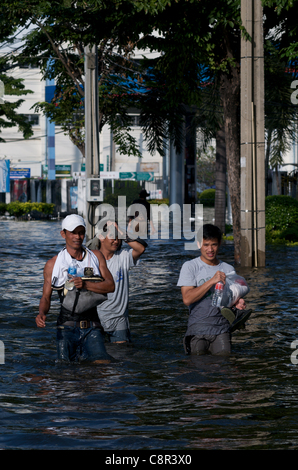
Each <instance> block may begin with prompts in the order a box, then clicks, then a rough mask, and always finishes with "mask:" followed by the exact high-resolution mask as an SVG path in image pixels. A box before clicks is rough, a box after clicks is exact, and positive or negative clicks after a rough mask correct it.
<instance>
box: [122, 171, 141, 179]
mask: <svg viewBox="0 0 298 470" xmlns="http://www.w3.org/2000/svg"><path fill="white" fill-rule="evenodd" d="M136 175H137V173H136V172H135V171H126V172H120V173H119V179H120V180H135V179H136Z"/></svg>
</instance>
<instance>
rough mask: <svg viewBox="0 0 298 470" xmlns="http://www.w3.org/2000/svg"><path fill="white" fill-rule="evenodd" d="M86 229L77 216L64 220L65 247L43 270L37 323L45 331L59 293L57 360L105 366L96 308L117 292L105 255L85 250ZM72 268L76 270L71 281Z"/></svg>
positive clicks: (82, 221) (107, 357)
mask: <svg viewBox="0 0 298 470" xmlns="http://www.w3.org/2000/svg"><path fill="white" fill-rule="evenodd" d="M85 228H86V226H85V222H84V219H83V218H82V217H80V216H78V215H75V214H72V215H69V216H67V217H66V218H65V219H64V220H63V222H62V230H61V232H60V233H61V236H62V238H64V240H65V243H66V246H65V248H64V249H63V250H62V251H60V253H59V254H58V255H56V256H54V257H53V258H51V259H50V260H49V261H48V262H47V263H46V265H45V267H44V286H43V294H42V297H41V300H40V304H39V314H38V315H37V317H36V320H35V321H36V325H37V326H38V327H40V328H44V327H45V325H46V323H45V321H46V316H47V314H48V312H49V310H50V306H51V295H52V291H53V289H56V290H57V291H58V293H59V297H60V301H61V309H60V314H59V316H58V319H57V353H58V360H62V361H76V360H79V361H91V362H98V363H102V362H106V361H107V360H108V361H109V360H110V359H111V357H110V356H109V355H108V353H107V352H106V349H105V345H104V336H103V330H102V327H101V325H100V322H99V320H98V316H97V310H96V306H97V305H98V304H99V303H101V302H103V301H104V300H106V299H107V297H106V294H107V293H108V292H114V289H115V285H114V281H113V277H112V275H111V273H110V271H109V270H108V268H107V265H106V261H105V258H104V256H103V255H102V253H100V252H99V251H98V250H94V251H92V250H89V249H88V248H86V247H83V241H84V237H85ZM70 266H75V267H76V270H77V274H76V275H75V276H74V277H71V279H69V274H68V269H69V267H70ZM84 272H85V275H84ZM86 273H87V274H86ZM90 273H91V274H90ZM70 281H71V282H70Z"/></svg>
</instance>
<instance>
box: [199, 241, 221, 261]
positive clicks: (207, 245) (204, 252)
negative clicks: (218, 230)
mask: <svg viewBox="0 0 298 470" xmlns="http://www.w3.org/2000/svg"><path fill="white" fill-rule="evenodd" d="M198 246H199V248H200V249H201V259H202V261H204V262H205V263H207V264H210V265H213V264H217V259H216V258H217V254H218V250H219V247H220V243H219V242H218V240H217V238H211V239H210V240H206V239H205V238H203V241H202V242H201V243H199V242H198Z"/></svg>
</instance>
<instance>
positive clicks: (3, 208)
mask: <svg viewBox="0 0 298 470" xmlns="http://www.w3.org/2000/svg"><path fill="white" fill-rule="evenodd" d="M6 211H7V204H5V202H0V214H1V215H3V214H5V212H6Z"/></svg>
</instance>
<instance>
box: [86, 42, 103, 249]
mask: <svg viewBox="0 0 298 470" xmlns="http://www.w3.org/2000/svg"><path fill="white" fill-rule="evenodd" d="M84 53H85V67H84V68H85V99H84V101H85V159H86V163H85V169H86V181H87V186H86V190H87V193H86V238H87V241H88V240H90V239H92V238H93V237H94V236H95V221H94V216H95V207H96V205H97V204H98V202H93V201H92V200H90V197H89V195H88V180H89V181H90V179H91V178H99V171H100V165H99V119H98V59H97V47H96V46H92V47H90V46H86V47H85V48H84Z"/></svg>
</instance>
